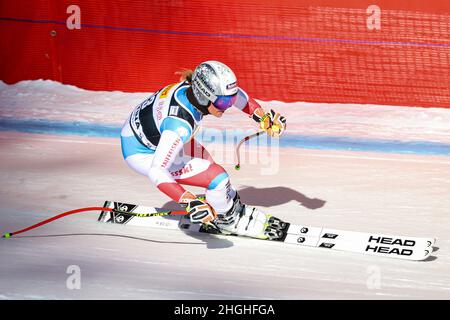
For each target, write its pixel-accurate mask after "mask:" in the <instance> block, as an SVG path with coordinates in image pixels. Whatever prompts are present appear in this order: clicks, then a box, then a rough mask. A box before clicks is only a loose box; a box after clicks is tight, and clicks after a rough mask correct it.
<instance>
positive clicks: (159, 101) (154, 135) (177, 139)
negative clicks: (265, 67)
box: [121, 61, 286, 239]
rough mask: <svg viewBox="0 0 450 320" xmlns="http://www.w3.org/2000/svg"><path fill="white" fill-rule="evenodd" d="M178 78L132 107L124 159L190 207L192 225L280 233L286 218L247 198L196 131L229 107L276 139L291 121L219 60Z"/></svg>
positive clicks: (125, 131) (125, 129) (125, 130)
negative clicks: (199, 191) (200, 193)
mask: <svg viewBox="0 0 450 320" xmlns="http://www.w3.org/2000/svg"><path fill="white" fill-rule="evenodd" d="M180 80H181V82H179V83H176V84H171V85H168V86H166V87H164V88H163V89H161V90H159V91H157V92H156V93H154V94H153V95H151V96H150V97H149V98H148V99H147V100H145V101H143V102H142V103H141V104H139V105H138V106H137V107H136V108H135V109H134V110H133V112H132V113H131V115H130V116H129V118H128V119H127V121H126V122H125V124H124V126H123V128H122V131H121V143H122V154H123V157H124V158H125V161H126V162H127V164H128V165H129V166H130V167H131V168H132V169H133V170H135V171H137V172H138V173H140V174H143V175H145V176H148V177H149V178H150V180H151V181H152V183H153V184H154V185H155V186H156V187H157V188H158V189H159V190H160V191H161V192H163V193H165V194H166V195H167V196H169V197H170V198H171V199H172V200H174V201H176V202H178V203H179V204H180V205H181V206H182V207H183V208H185V209H186V211H187V213H188V214H189V218H190V220H191V222H192V223H202V224H204V225H205V226H206V227H214V228H215V229H217V230H219V231H220V232H221V233H224V234H235V235H240V236H247V237H253V238H260V239H278V238H281V237H282V236H283V234H282V230H281V229H282V225H283V222H282V221H280V220H279V219H277V218H275V217H272V216H270V215H268V214H265V213H263V212H261V211H260V210H259V209H257V208H255V207H252V206H249V205H246V204H243V203H242V202H241V200H240V198H239V195H238V193H237V191H236V189H235V188H233V186H232V185H231V184H230V178H229V175H228V174H227V172H226V171H225V170H224V168H223V167H221V166H220V165H219V164H217V163H215V162H214V160H213V159H212V158H211V156H210V154H209V153H208V152H207V150H206V149H205V148H204V147H203V146H202V145H200V144H199V143H198V142H197V141H196V140H195V139H194V136H195V134H196V132H197V131H198V128H199V125H200V122H201V120H202V118H203V117H204V116H206V115H208V114H211V115H213V116H215V117H218V118H220V117H222V115H223V113H224V112H225V111H226V110H227V109H228V108H230V107H231V106H234V107H236V108H238V109H240V110H242V111H243V112H244V113H246V114H248V115H249V116H250V117H252V118H253V119H254V120H255V121H256V122H257V123H258V124H259V127H260V128H261V129H263V130H264V131H266V132H267V134H269V135H270V136H272V137H279V136H280V135H281V134H282V133H283V132H284V131H285V129H286V119H285V118H284V117H283V116H281V115H280V114H279V113H276V112H274V111H273V110H271V112H267V113H266V112H265V111H264V110H263V108H262V107H261V106H260V105H259V104H258V103H257V102H256V101H255V100H254V99H252V98H250V97H249V96H248V95H247V93H246V92H245V91H244V90H242V89H241V88H239V87H238V84H237V79H236V76H235V74H234V72H233V71H232V70H231V69H230V68H229V67H228V66H226V65H225V64H223V63H221V62H218V61H206V62H203V63H201V64H200V65H198V66H197V67H196V69H195V70H194V71H191V70H185V71H183V72H182V78H181V79H180ZM182 185H190V186H197V187H203V188H205V189H206V191H205V197H204V198H199V197H197V196H195V195H194V194H193V193H191V192H190V191H187V190H185V189H184V188H183V187H182Z"/></svg>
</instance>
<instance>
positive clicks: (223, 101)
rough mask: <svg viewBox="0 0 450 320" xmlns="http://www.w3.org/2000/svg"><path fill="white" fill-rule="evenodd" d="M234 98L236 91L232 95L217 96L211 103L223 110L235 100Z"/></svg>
mask: <svg viewBox="0 0 450 320" xmlns="http://www.w3.org/2000/svg"><path fill="white" fill-rule="evenodd" d="M236 98H237V93H235V94H233V95H232V96H217V99H216V100H215V101H214V102H213V105H214V107H216V108H217V109H219V110H220V111H225V110H227V109H228V108H229V107H231V106H232V105H233V104H234V103H235V102H236Z"/></svg>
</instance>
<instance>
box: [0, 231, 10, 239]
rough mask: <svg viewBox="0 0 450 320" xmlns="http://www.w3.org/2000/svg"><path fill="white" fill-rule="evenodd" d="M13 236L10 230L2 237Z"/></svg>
mask: <svg viewBox="0 0 450 320" xmlns="http://www.w3.org/2000/svg"><path fill="white" fill-rule="evenodd" d="M11 237H12V233H9V232H7V233H5V234H4V235H3V236H2V238H6V239H8V238H11Z"/></svg>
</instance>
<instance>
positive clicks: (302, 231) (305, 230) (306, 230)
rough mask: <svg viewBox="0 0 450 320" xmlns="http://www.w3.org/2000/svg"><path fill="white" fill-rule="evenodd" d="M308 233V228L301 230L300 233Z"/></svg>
mask: <svg viewBox="0 0 450 320" xmlns="http://www.w3.org/2000/svg"><path fill="white" fill-rule="evenodd" d="M307 232H308V228H306V227H304V228H301V229H300V233H307Z"/></svg>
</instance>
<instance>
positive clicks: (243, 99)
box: [234, 88, 286, 137]
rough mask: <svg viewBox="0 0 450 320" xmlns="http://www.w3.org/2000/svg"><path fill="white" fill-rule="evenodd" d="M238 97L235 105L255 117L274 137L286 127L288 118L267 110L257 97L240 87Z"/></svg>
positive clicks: (262, 127) (261, 126)
mask: <svg viewBox="0 0 450 320" xmlns="http://www.w3.org/2000/svg"><path fill="white" fill-rule="evenodd" d="M237 95H238V96H237V99H236V102H235V104H234V106H235V107H236V108H238V109H240V110H241V111H243V112H245V113H246V114H248V115H249V116H250V117H252V118H253V120H255V121H256V122H257V123H259V127H260V128H261V129H262V130H264V131H266V132H267V134H269V135H270V136H272V137H278V136H280V135H281V134H283V132H284V130H285V129H286V118H285V117H283V116H282V115H281V114H279V113H278V112H275V111H273V110H270V112H265V111H264V109H263V108H262V107H261V106H260V104H259V103H258V102H256V101H255V99H253V98H250V97H249V96H248V94H247V93H246V92H245V91H244V90H242V89H241V88H239V91H238V93H237Z"/></svg>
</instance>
